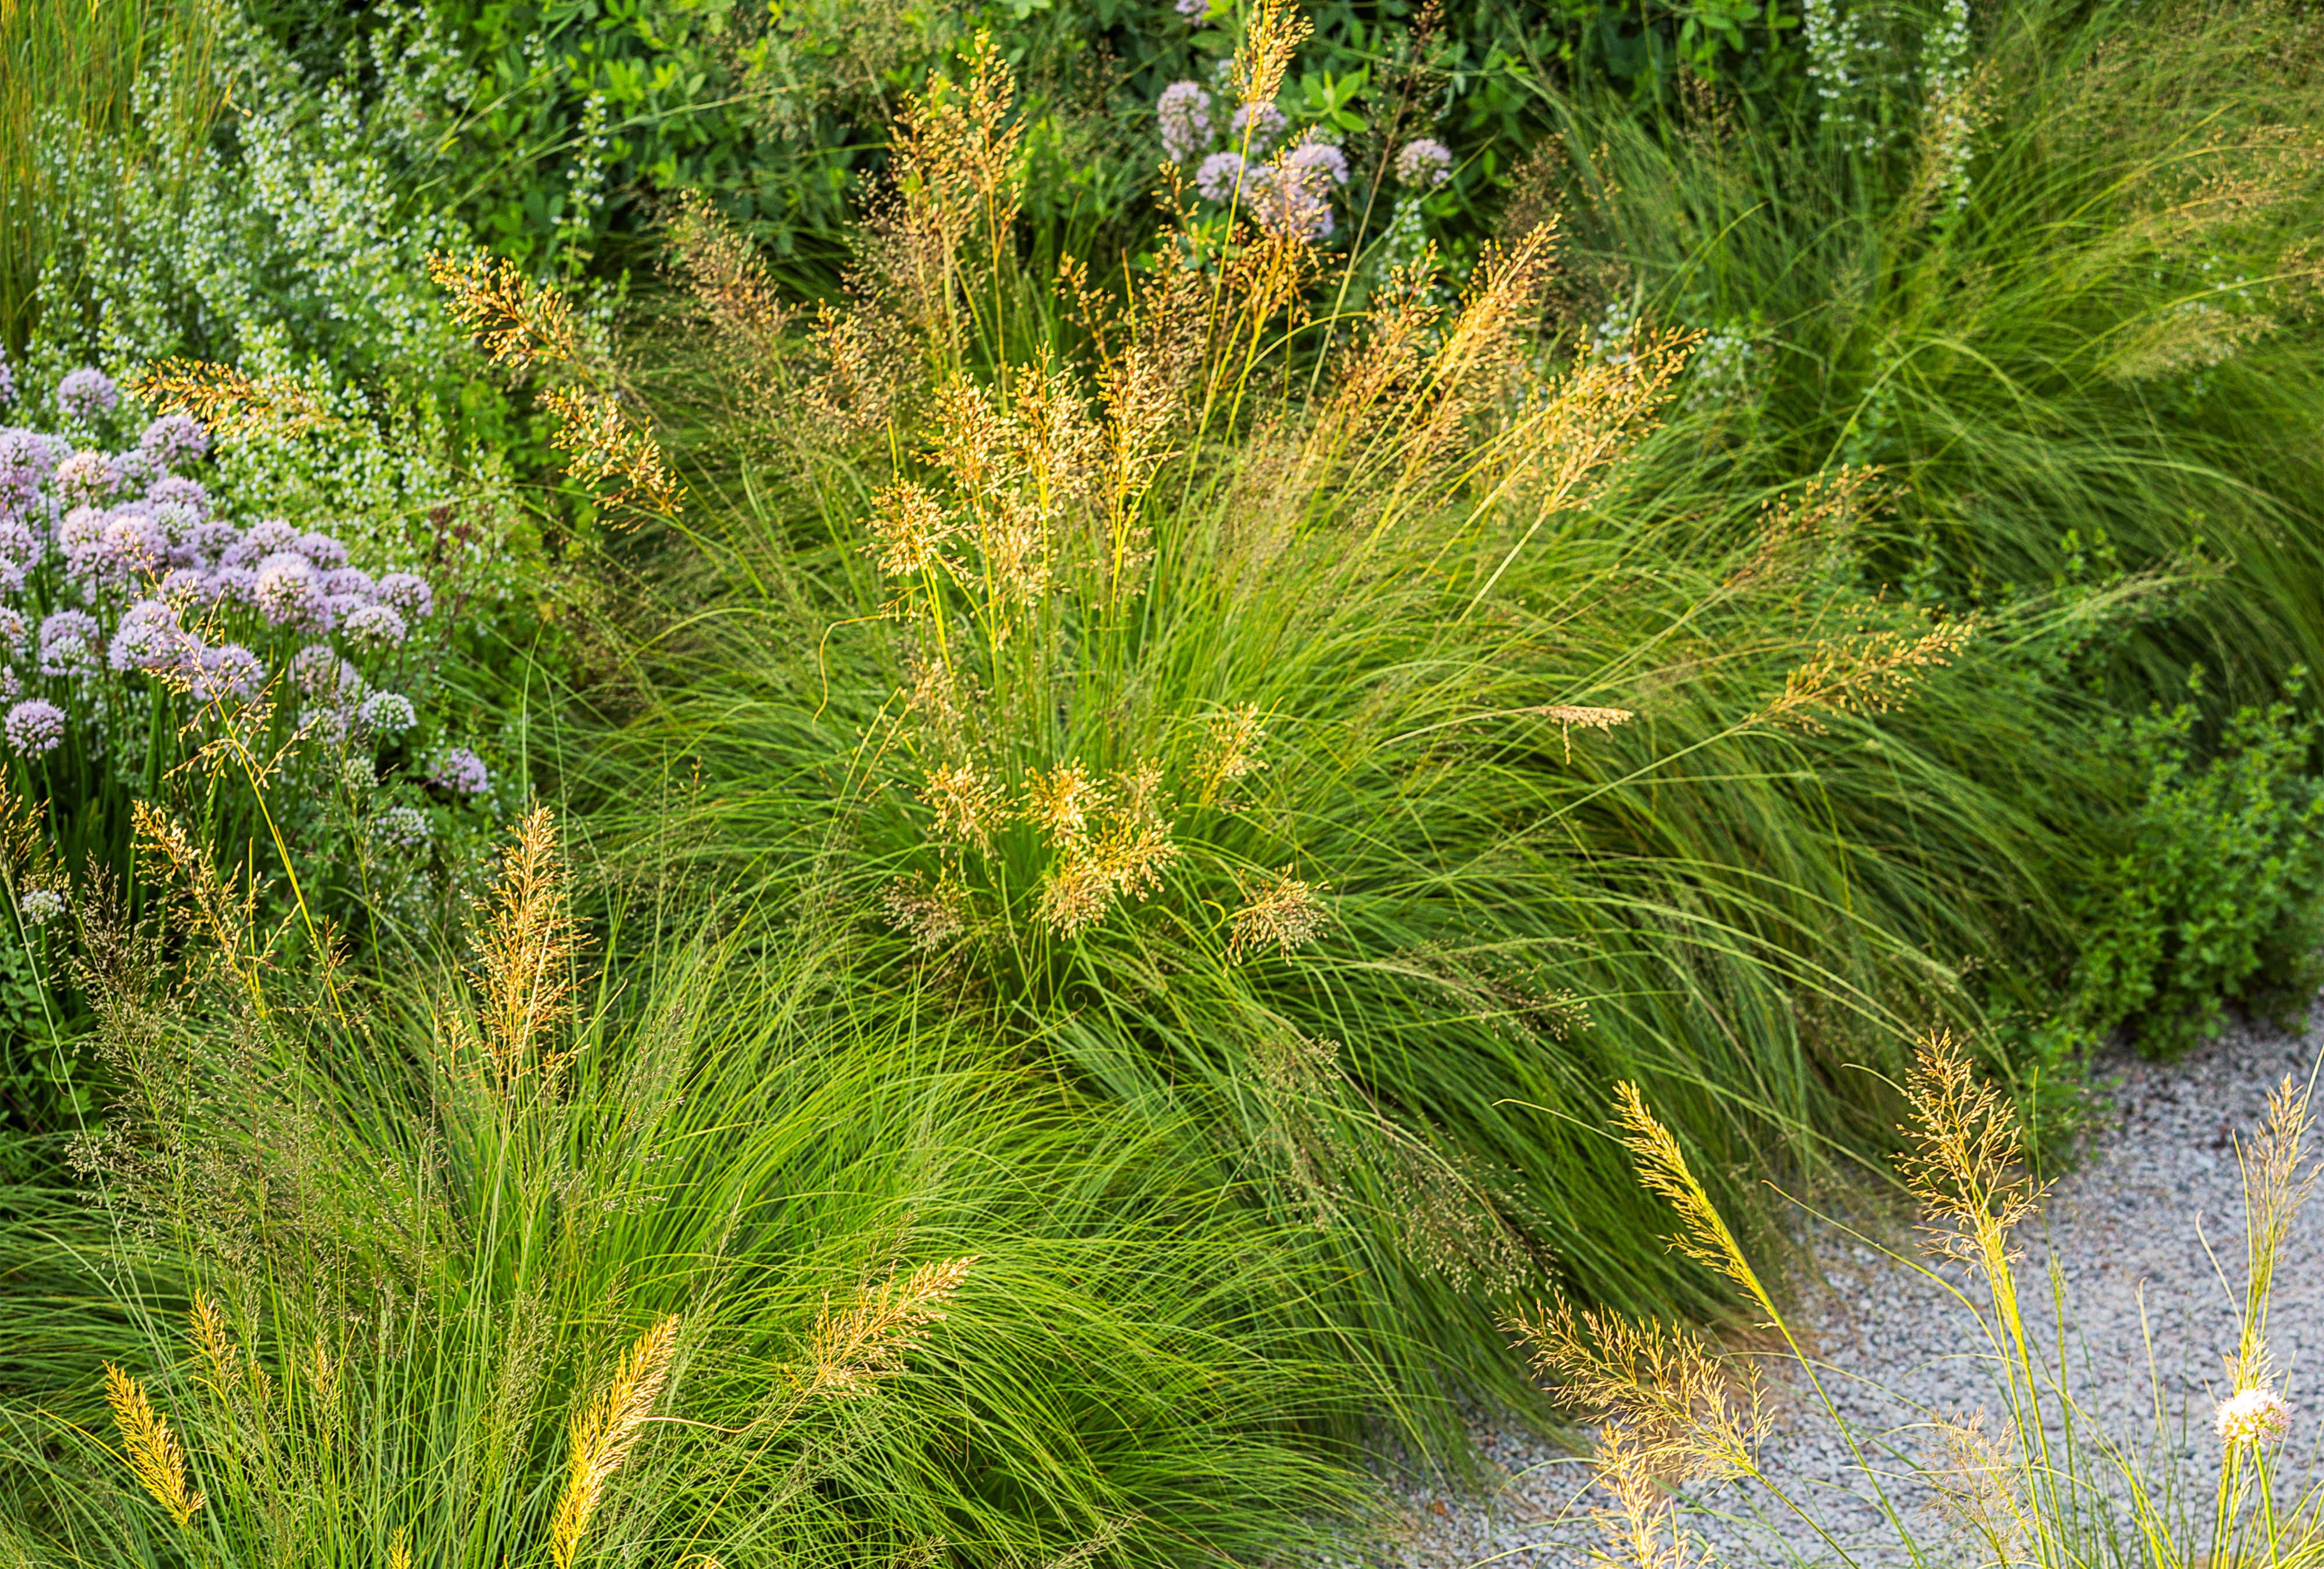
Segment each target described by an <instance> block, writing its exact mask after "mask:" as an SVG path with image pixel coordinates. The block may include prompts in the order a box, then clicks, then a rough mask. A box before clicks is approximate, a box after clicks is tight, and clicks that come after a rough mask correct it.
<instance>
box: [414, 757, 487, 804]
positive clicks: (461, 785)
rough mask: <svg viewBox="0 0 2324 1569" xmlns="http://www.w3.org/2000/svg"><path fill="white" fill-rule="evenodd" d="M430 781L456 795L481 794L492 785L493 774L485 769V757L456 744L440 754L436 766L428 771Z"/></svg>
mask: <svg viewBox="0 0 2324 1569" xmlns="http://www.w3.org/2000/svg"><path fill="white" fill-rule="evenodd" d="M428 782H429V783H430V784H432V785H438V786H440V787H442V788H443V789H447V790H450V791H451V792H452V793H453V794H454V795H456V796H480V795H483V794H484V791H485V789H488V788H489V787H490V786H491V784H492V775H491V774H490V773H488V772H487V771H485V769H484V759H483V758H481V757H478V756H477V755H476V754H475V752H470V751H469V750H468V749H467V748H466V747H465V746H454V747H448V748H447V749H446V750H445V751H444V752H441V753H439V754H438V757H437V759H436V766H435V767H433V768H432V769H430V770H429V771H428Z"/></svg>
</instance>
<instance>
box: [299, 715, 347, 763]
mask: <svg viewBox="0 0 2324 1569" xmlns="http://www.w3.org/2000/svg"><path fill="white" fill-rule="evenodd" d="M353 727H354V720H353V715H350V714H348V712H347V711H346V709H345V708H342V707H340V706H337V704H333V703H322V704H309V706H306V707H304V708H301V709H300V710H299V734H301V735H305V736H310V737H312V738H313V739H315V740H317V741H319V742H321V743H323V744H324V745H325V746H327V747H328V748H330V749H331V750H332V751H334V752H336V751H337V750H338V749H339V748H340V747H342V746H345V745H346V743H347V734H348V733H349V731H350V730H352V729H353Z"/></svg>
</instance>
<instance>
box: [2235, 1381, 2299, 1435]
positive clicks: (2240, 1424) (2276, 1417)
mask: <svg viewBox="0 0 2324 1569" xmlns="http://www.w3.org/2000/svg"><path fill="white" fill-rule="evenodd" d="M2218 1427H2219V1442H2220V1443H2221V1444H2225V1445H2227V1448H2229V1449H2234V1448H2235V1447H2236V1445H2238V1444H2263V1443H2265V1442H2266V1441H2267V1440H2269V1439H2271V1438H2281V1437H2282V1436H2283V1435H2284V1434H2285V1433H2287V1432H2289V1431H2290V1430H2291V1427H2292V1407H2291V1405H2290V1403H2289V1402H2287V1401H2286V1400H2285V1399H2284V1398H2283V1397H2282V1395H2279V1394H2277V1393H2276V1392H2275V1391H2274V1390H2273V1389H2268V1388H2267V1387H2266V1386H2264V1385H2258V1386H2255V1387H2254V1388H2252V1389H2238V1390H2236V1392H2235V1393H2234V1394H2232V1395H2230V1396H2228V1397H2227V1398H2226V1399H2224V1400H2222V1401H2220V1402H2219V1413H2218Z"/></svg>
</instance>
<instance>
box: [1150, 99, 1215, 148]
mask: <svg viewBox="0 0 2324 1569" xmlns="http://www.w3.org/2000/svg"><path fill="white" fill-rule="evenodd" d="M1154 117H1155V118H1156V119H1157V120H1159V121H1160V122H1161V125H1162V151H1163V152H1164V153H1165V154H1167V156H1168V158H1169V160H1170V162H1173V163H1184V162H1185V161H1186V160H1187V159H1189V158H1191V157H1193V156H1194V154H1195V153H1196V152H1201V151H1202V149H1203V143H1207V142H1208V141H1209V140H1210V139H1211V95H1210V94H1208V93H1206V92H1204V91H1203V87H1202V84H1201V83H1200V82H1172V83H1171V84H1170V85H1169V86H1168V87H1167V88H1163V89H1162V96H1161V97H1158V98H1157V99H1155V100H1154Z"/></svg>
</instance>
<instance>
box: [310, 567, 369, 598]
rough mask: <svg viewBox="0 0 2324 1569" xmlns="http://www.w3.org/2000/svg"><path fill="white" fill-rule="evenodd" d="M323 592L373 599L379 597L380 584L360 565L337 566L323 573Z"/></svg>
mask: <svg viewBox="0 0 2324 1569" xmlns="http://www.w3.org/2000/svg"><path fill="white" fill-rule="evenodd" d="M323 592H324V593H326V594H329V595H341V594H351V595H355V597H357V598H358V599H364V600H371V599H376V598H378V597H379V585H378V584H377V583H376V582H374V581H373V579H372V575H371V574H370V573H368V572H366V571H364V569H363V568H360V567H337V568H332V569H331V570H330V571H328V572H326V573H324V574H323Z"/></svg>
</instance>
